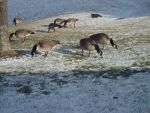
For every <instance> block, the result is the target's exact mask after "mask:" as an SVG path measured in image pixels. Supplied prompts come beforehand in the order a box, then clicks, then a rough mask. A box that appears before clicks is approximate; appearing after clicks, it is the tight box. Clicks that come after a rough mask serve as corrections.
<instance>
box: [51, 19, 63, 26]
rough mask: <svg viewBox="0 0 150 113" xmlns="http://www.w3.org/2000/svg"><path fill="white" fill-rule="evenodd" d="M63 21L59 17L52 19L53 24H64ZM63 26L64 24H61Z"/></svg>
mask: <svg viewBox="0 0 150 113" xmlns="http://www.w3.org/2000/svg"><path fill="white" fill-rule="evenodd" d="M64 22H65V19H61V18H56V19H55V20H54V24H55V25H62V24H64ZM63 26H64V25H63Z"/></svg>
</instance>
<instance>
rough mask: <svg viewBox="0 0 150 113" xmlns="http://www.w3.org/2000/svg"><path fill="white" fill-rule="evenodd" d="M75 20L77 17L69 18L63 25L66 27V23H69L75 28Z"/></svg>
mask: <svg viewBox="0 0 150 113" xmlns="http://www.w3.org/2000/svg"><path fill="white" fill-rule="evenodd" d="M77 21H78V19H77V18H69V19H67V20H65V23H64V27H67V25H69V26H70V27H71V26H72V25H73V26H74V28H75V24H76V22H77Z"/></svg>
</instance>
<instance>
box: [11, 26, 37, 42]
mask: <svg viewBox="0 0 150 113" xmlns="http://www.w3.org/2000/svg"><path fill="white" fill-rule="evenodd" d="M31 34H35V33H34V32H33V31H31V30H29V29H18V30H16V31H15V33H11V34H10V36H9V40H10V41H12V40H17V39H20V40H22V41H25V40H26V38H27V37H28V36H30V35H31Z"/></svg>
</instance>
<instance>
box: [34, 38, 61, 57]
mask: <svg viewBox="0 0 150 113" xmlns="http://www.w3.org/2000/svg"><path fill="white" fill-rule="evenodd" d="M58 44H60V42H59V41H58V40H49V39H42V40H40V41H39V42H38V43H37V44H35V45H34V46H33V48H32V51H31V56H32V57H33V56H34V55H35V54H36V52H37V51H39V52H45V57H46V56H47V55H48V53H49V51H50V50H52V48H53V47H54V46H56V45H58Z"/></svg>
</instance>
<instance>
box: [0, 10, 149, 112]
mask: <svg viewBox="0 0 150 113" xmlns="http://www.w3.org/2000/svg"><path fill="white" fill-rule="evenodd" d="M103 16H104V17H103V18H96V19H93V18H91V17H90V13H74V14H66V15H60V16H55V17H51V18H47V19H43V20H37V21H32V22H29V23H28V22H26V23H24V24H21V25H19V26H18V27H14V26H10V28H9V33H10V32H12V31H15V29H18V28H30V29H33V30H35V31H36V34H35V35H34V36H31V37H30V38H29V39H28V40H26V41H25V42H24V43H20V42H12V43H11V46H12V48H13V49H19V50H22V51H23V52H24V55H23V56H21V57H17V58H3V59H0V110H1V112H2V113H10V112H12V113H14V112H15V113H34V112H36V113H60V112H61V113H68V112H69V113H70V112H71V113H91V112H92V113H99V111H101V113H110V112H111V113H121V112H124V113H132V112H135V113H149V105H150V101H149V100H150V95H149V94H150V86H149V84H150V52H149V48H150V32H149V31H150V17H149V16H144V17H136V18H135V17H134V18H133V17H132V18H125V19H117V18H112V17H110V16H109V15H103ZM58 17H60V18H70V17H76V18H78V19H79V21H78V22H77V26H76V28H66V29H57V30H56V33H53V32H51V33H47V25H48V24H49V23H50V22H53V20H54V19H55V18H58ZM99 32H103V33H106V34H108V35H109V37H110V38H112V39H113V40H114V42H115V43H116V44H117V45H118V50H116V49H114V48H112V47H111V46H110V45H107V46H106V49H104V50H102V51H103V53H104V54H103V58H101V57H100V56H98V54H97V53H96V51H93V52H92V53H91V56H90V57H81V49H80V47H79V40H80V39H82V38H85V37H88V36H90V35H91V34H94V33H99ZM42 38H49V39H57V40H60V42H61V45H60V46H58V47H56V48H54V50H53V51H52V53H51V54H50V55H49V56H48V57H46V58H44V57H43V56H42V55H38V56H37V57H35V58H33V59H32V58H31V55H30V52H31V48H32V46H33V44H35V43H36V42H37V41H38V40H39V39H42ZM100 48H102V47H101V46H100ZM87 53H88V52H85V54H87Z"/></svg>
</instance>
